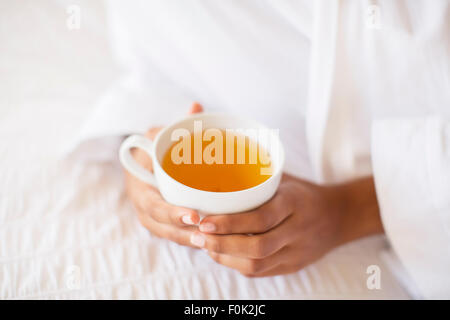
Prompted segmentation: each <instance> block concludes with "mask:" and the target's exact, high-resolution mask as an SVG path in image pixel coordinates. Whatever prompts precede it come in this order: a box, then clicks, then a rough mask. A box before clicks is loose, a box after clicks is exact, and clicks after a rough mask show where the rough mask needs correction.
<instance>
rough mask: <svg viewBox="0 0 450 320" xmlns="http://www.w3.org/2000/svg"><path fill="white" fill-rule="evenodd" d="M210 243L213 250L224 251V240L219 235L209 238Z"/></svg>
mask: <svg viewBox="0 0 450 320" xmlns="http://www.w3.org/2000/svg"><path fill="white" fill-rule="evenodd" d="M208 243H209V246H210V249H211V251H213V252H216V253H224V252H223V244H222V241H221V240H220V239H218V238H217V237H212V238H211V239H209V240H208Z"/></svg>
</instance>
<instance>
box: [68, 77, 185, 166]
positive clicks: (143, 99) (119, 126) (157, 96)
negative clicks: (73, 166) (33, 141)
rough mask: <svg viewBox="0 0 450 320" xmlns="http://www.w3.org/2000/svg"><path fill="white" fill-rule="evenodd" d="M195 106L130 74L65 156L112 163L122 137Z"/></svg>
mask: <svg viewBox="0 0 450 320" xmlns="http://www.w3.org/2000/svg"><path fill="white" fill-rule="evenodd" d="M192 102H193V101H192V99H191V98H189V97H187V96H186V95H183V94H182V93H181V91H180V90H179V88H176V87H175V86H171V85H169V84H164V82H163V81H162V79H161V80H160V81H158V82H157V83H155V82H153V81H149V79H148V78H146V79H141V78H140V76H139V75H138V74H130V75H128V76H126V77H124V78H122V79H121V80H119V81H118V82H117V83H116V84H114V85H112V86H111V87H110V88H109V89H108V90H107V91H106V92H105V93H104V94H103V95H102V97H101V98H100V99H99V101H98V102H97V104H96V106H95V107H94V109H93V112H92V114H90V115H88V117H87V119H86V121H85V122H84V124H83V126H82V128H81V130H80V133H79V134H77V135H76V136H75V139H74V141H72V142H71V143H69V144H68V148H67V149H66V150H64V151H63V155H64V156H70V157H72V158H74V159H76V160H77V161H81V160H87V161H91V160H92V161H109V160H113V159H115V158H116V157H117V150H118V147H119V144H120V141H121V139H122V138H123V136H125V135H128V134H132V133H144V132H145V131H146V130H147V129H149V128H150V127H153V126H163V125H167V124H168V123H170V122H172V121H174V120H176V119H178V118H182V117H183V116H185V115H186V113H187V111H188V110H189V107H190V105H191V104H192Z"/></svg>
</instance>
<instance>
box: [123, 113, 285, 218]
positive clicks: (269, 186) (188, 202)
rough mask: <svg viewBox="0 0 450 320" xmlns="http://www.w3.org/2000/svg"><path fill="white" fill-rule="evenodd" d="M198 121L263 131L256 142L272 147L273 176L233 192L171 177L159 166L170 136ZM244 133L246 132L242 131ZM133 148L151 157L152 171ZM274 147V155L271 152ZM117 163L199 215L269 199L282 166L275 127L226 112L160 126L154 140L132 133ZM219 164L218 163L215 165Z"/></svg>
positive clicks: (248, 207) (205, 125)
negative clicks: (203, 187)
mask: <svg viewBox="0 0 450 320" xmlns="http://www.w3.org/2000/svg"><path fill="white" fill-rule="evenodd" d="M196 120H201V121H202V127H203V129H204V130H205V129H208V128H216V129H243V130H247V129H251V130H253V129H254V130H261V129H262V130H266V132H268V134H267V136H266V137H265V138H257V139H256V140H257V142H258V144H259V145H261V146H262V147H263V148H264V149H266V150H271V151H270V152H269V153H270V160H271V163H272V175H271V177H269V179H267V180H266V181H264V182H263V183H261V184H259V185H257V186H254V187H252V188H249V189H245V190H240V191H232V192H211V191H203V190H199V189H194V188H191V187H188V186H186V185H184V184H182V183H180V182H178V181H176V180H175V179H173V178H172V177H170V176H169V175H168V174H167V173H166V172H165V171H164V169H163V168H162V167H161V161H162V159H163V157H164V154H165V153H166V152H167V150H169V148H170V146H171V145H172V144H173V143H174V142H175V141H173V140H172V139H171V134H172V132H173V130H175V129H178V128H184V129H187V130H189V131H190V132H193V131H194V121H196ZM244 132H245V131H244ZM273 146H276V149H275V148H273ZM132 148H140V149H142V150H144V151H145V152H146V153H147V154H148V155H149V156H150V157H151V159H152V163H153V173H151V172H150V171H148V170H146V169H144V168H143V167H142V166H141V165H139V164H138V163H137V162H136V161H135V160H134V158H133V157H132V155H131V153H130V151H131V149H132ZM273 150H276V154H274V153H273V152H272V151H273ZM119 157H120V162H121V163H122V165H123V166H124V167H125V169H126V170H128V171H129V172H130V173H131V174H133V175H134V176H136V177H137V178H139V179H140V180H142V181H144V182H146V183H148V184H150V185H152V186H155V187H156V188H158V189H159V191H160V192H161V195H162V196H163V198H164V199H165V200H166V201H167V202H168V203H170V204H172V205H176V206H181V207H186V208H192V209H196V210H199V211H200V212H201V213H202V214H206V215H208V214H228V213H237V212H243V211H248V210H252V209H254V208H257V207H259V206H260V205H262V204H263V203H265V202H266V201H268V200H269V199H270V198H272V196H273V195H274V194H275V192H276V190H277V188H278V185H279V183H280V180H281V176H282V172H283V165H284V150H283V147H282V145H281V142H280V140H279V137H278V134H276V133H275V132H274V130H269V129H268V128H267V127H265V126H263V125H261V124H259V123H257V122H255V121H253V120H247V119H243V118H241V117H236V116H233V115H229V114H218V113H198V114H193V115H190V116H188V117H186V118H184V119H183V120H181V121H177V122H175V123H174V124H172V125H170V126H168V127H165V128H164V129H162V130H161V131H160V132H159V133H158V135H157V136H156V137H155V139H154V140H153V141H151V140H149V139H147V138H146V137H144V136H141V135H131V136H129V137H128V138H127V139H125V140H124V141H123V143H122V145H121V146H120V151H119ZM214 165H220V164H214Z"/></svg>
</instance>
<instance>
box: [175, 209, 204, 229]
mask: <svg viewBox="0 0 450 320" xmlns="http://www.w3.org/2000/svg"><path fill="white" fill-rule="evenodd" d="M179 214H180V216H181V221H182V222H183V223H184V224H188V225H194V224H198V223H199V222H200V216H199V215H198V213H197V211H195V210H193V209H188V208H180V209H179Z"/></svg>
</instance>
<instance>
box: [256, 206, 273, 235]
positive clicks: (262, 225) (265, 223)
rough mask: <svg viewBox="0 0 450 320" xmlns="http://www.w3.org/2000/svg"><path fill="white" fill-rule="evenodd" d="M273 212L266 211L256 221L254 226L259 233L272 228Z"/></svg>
mask: <svg viewBox="0 0 450 320" xmlns="http://www.w3.org/2000/svg"><path fill="white" fill-rule="evenodd" d="M273 216H274V215H273V212H269V211H268V210H266V211H264V212H263V214H261V215H260V216H259V217H258V219H256V221H255V224H256V225H257V226H258V229H259V230H261V231H267V230H269V229H271V228H272V227H273V224H274V223H273Z"/></svg>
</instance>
